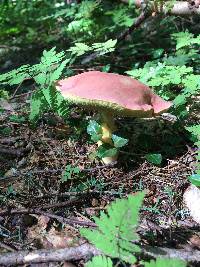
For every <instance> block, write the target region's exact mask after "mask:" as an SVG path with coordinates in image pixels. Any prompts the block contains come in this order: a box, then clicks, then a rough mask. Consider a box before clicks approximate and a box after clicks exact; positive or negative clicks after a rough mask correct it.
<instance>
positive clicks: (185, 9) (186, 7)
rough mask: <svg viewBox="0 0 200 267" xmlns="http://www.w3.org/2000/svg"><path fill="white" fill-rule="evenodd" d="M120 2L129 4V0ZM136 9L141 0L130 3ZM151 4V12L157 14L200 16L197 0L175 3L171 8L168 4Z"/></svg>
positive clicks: (139, 5) (152, 2)
mask: <svg viewBox="0 0 200 267" xmlns="http://www.w3.org/2000/svg"><path fill="white" fill-rule="evenodd" d="M121 2H124V3H127V4H128V3H129V0H121ZM132 2H133V4H135V5H136V7H141V6H142V0H135V1H132ZM149 2H151V12H152V13H154V12H155V13H159V14H167V15H176V16H183V15H187V16H190V15H194V14H197V15H200V1H199V0H191V1H176V2H175V3H174V4H173V5H172V6H171V3H170V2H168V3H167V2H166V3H165V4H164V5H163V4H159V3H157V4H155V2H154V1H149Z"/></svg>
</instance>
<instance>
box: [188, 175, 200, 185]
mask: <svg viewBox="0 0 200 267" xmlns="http://www.w3.org/2000/svg"><path fill="white" fill-rule="evenodd" d="M188 179H189V181H190V182H191V183H192V184H193V185H196V186H200V174H193V175H191V176H189V177H188Z"/></svg>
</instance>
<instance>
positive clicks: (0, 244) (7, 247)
mask: <svg viewBox="0 0 200 267" xmlns="http://www.w3.org/2000/svg"><path fill="white" fill-rule="evenodd" d="M0 247H1V248H5V249H6V250H9V251H12V252H14V251H16V249H14V248H12V247H10V246H9V245H7V244H5V243H3V242H1V241H0Z"/></svg>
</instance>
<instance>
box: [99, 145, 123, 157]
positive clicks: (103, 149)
mask: <svg viewBox="0 0 200 267" xmlns="http://www.w3.org/2000/svg"><path fill="white" fill-rule="evenodd" d="M117 153H118V150H117V148H110V146H109V145H107V144H103V145H101V146H99V147H98V149H97V157H99V158H100V159H102V158H105V157H114V156H116V155H117Z"/></svg>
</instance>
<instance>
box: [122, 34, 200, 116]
mask: <svg viewBox="0 0 200 267" xmlns="http://www.w3.org/2000/svg"><path fill="white" fill-rule="evenodd" d="M172 38H173V39H174V40H175V41H176V52H175V54H174V55H173V56H168V57H166V56H164V57H163V58H161V59H157V60H154V61H149V62H147V63H146V64H145V65H144V67H143V68H139V69H133V70H131V71H127V74H129V75H131V76H133V77H134V78H137V79H139V80H141V81H142V82H144V83H146V84H148V85H149V86H151V87H153V88H155V89H156V91H158V93H159V94H160V95H161V96H162V97H164V98H165V99H172V98H175V99H174V106H175V109H176V110H179V111H180V114H179V115H181V112H182V109H181V108H180V107H183V106H184V105H185V104H186V103H187V102H189V101H191V97H192V96H194V95H196V94H198V92H199V91H200V75H199V74H198V73H197V74H196V73H195V72H196V69H195V68H194V67H190V66H187V65H188V64H189V63H190V64H191V63H193V61H194V62H195V63H197V62H199V56H198V49H197V48H196V49H195V47H193V46H194V45H196V44H199V43H200V35H199V36H197V37H194V35H193V34H191V33H188V32H179V33H177V34H172ZM174 88H176V89H177V90H174ZM180 90H181V92H180ZM177 92H178V93H177Z"/></svg>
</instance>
